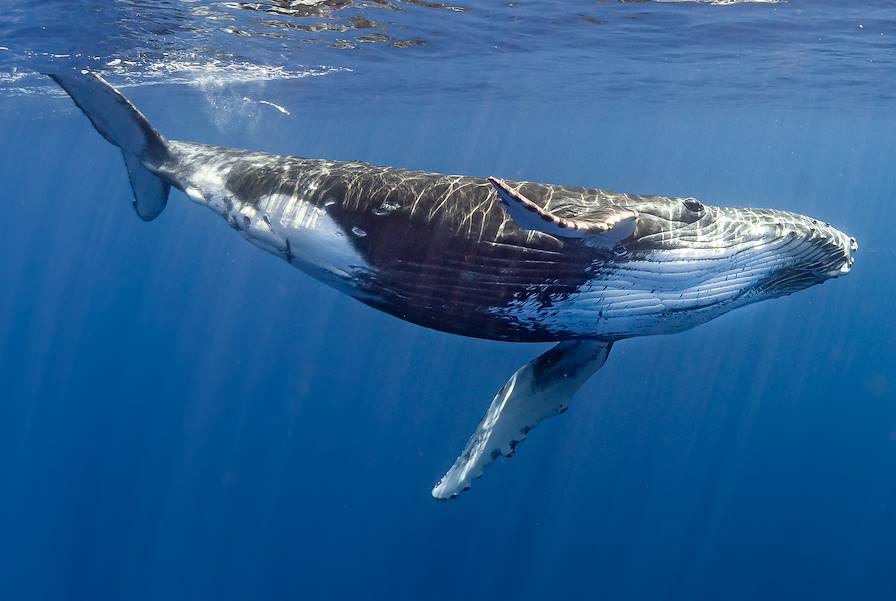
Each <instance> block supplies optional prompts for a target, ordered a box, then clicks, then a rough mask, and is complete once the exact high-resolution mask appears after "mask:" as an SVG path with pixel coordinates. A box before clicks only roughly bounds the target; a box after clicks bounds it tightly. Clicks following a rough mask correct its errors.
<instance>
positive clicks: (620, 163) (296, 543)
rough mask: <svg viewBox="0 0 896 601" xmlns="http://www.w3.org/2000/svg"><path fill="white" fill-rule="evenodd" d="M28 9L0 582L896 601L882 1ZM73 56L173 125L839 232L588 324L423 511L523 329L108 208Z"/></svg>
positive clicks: (236, 590) (10, 181)
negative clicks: (778, 261) (797, 285)
mask: <svg viewBox="0 0 896 601" xmlns="http://www.w3.org/2000/svg"><path fill="white" fill-rule="evenodd" d="M32 4H33V3H31V2H26V1H25V0H5V3H4V8H3V10H2V11H0V48H2V49H0V141H2V144H0V182H2V188H0V189H2V194H0V202H2V205H0V206H2V211H3V212H2V219H0V289H2V294H0V478H2V479H0V482H2V489H0V493H2V494H0V599H4V600H5V599H9V600H20V599H22V600H37V599H41V600H42V599H47V600H50V599H53V600H56V599H78V600H80V599H90V600H105V599H115V600H118V599H128V600H139V599H146V600H157V599H169V600H177V599H216V600H223V599H389V600H400V599H407V600H417V599H434V600H438V599H477V600H478V599H490V600H495V599H500V600H503V599H515V600H528V599H532V600H548V599H550V600H553V599H626V600H629V599H668V600H678V599H689V600H690V599H707V600H709V599H726V600H738V599H744V600H746V599H751V600H752V599H893V598H896V362H894V354H893V353H894V347H896V345H894V343H896V320H894V319H893V308H894V305H896V283H894V275H896V270H894V264H896V250H894V245H893V233H894V227H896V217H894V213H893V211H894V210H896V206H894V203H893V199H894V197H896V169H894V161H896V117H894V116H893V115H896V111H894V108H896V53H894V50H896V19H894V15H896V12H894V9H896V3H894V2H884V1H880V2H873V3H872V2H851V3H849V5H848V6H846V7H844V6H841V4H843V3H840V2H833V1H814V2H811V1H809V0H804V1H799V0H795V1H792V2H788V3H780V4H765V3H763V4H736V5H731V6H713V5H707V4H699V3H649V2H648V3H611V2H603V3H592V2H581V3H579V2H576V3H572V2H570V3H564V4H562V5H560V4H559V3H557V4H555V3H549V2H536V1H523V2H521V3H513V4H507V3H501V4H500V5H499V4H497V3H485V2H472V1H467V0H458V2H457V3H456V6H455V5H454V4H455V3H451V4H452V6H442V7H438V6H436V5H434V4H426V3H422V2H414V3H410V2H397V1H396V2H394V4H393V5H392V6H393V8H384V7H382V6H379V3H377V2H373V1H370V2H358V1H355V2H350V1H345V2H333V1H330V2H320V3H308V4H296V5H294V6H292V7H291V8H290V7H289V3H288V2H275V3H273V4H261V5H258V6H256V5H254V4H253V5H251V6H250V5H244V6H243V7H242V8H241V7H240V5H238V4H235V3H231V4H226V3H221V2H209V1H206V0H200V1H196V2H154V3H149V2H142V1H141V2H138V1H129V2H125V1H121V2H114V1H112V0H96V1H92V2H74V1H67V0H56V1H54V2H44V3H41V5H40V6H39V7H35V6H32ZM460 9H464V10H460ZM116 61H120V62H116ZM72 65H75V66H86V67H90V68H94V69H99V70H102V71H104V72H105V73H106V74H107V76H108V78H109V79H110V81H112V82H113V83H115V84H117V85H122V86H124V88H123V89H124V91H125V93H126V94H127V95H128V96H129V97H130V98H131V99H132V100H133V101H134V102H135V103H136V104H137V105H138V106H139V107H140V108H141V109H142V110H143V111H144V112H145V113H146V114H147V116H148V117H149V118H150V119H151V120H152V122H153V123H154V124H155V125H156V126H157V127H158V128H159V129H160V130H161V131H162V132H164V133H165V134H166V135H168V136H169V137H172V138H175V139H187V140H195V141H201V142H207V143H214V144H222V145H230V146H237V147H247V148H253V149H259V150H265V151H269V152H282V153H290V154H297V155H302V156H310V157H326V158H333V159H346V160H348V159H357V160H365V161H368V162H373V163H379V164H388V165H396V166H403V167H410V168H416V169H424V170H434V171H439V172H448V173H466V174H475V175H492V174H493V175H497V176H500V177H507V178H514V179H516V178H518V179H529V180H536V181H545V182H556V183H564V184H570V185H585V186H598V187H603V188H609V189H616V190H624V191H629V192H643V193H657V194H665V195H682V196H696V197H698V198H701V199H702V200H705V201H707V202H711V203H713V204H721V205H732V206H735V205H736V206H767V207H773V208H778V209H787V210H793V211H797V212H800V213H805V214H809V215H813V216H816V217H818V218H820V219H824V220H826V221H829V222H831V223H832V224H833V225H834V226H836V227H838V228H840V229H842V230H844V231H846V232H848V233H849V234H850V235H852V236H855V237H856V238H857V239H858V241H859V244H860V251H859V253H858V254H857V255H856V264H855V267H854V269H853V271H852V273H851V274H850V275H849V276H847V277H845V278H840V279H837V280H834V281H831V282H828V283H826V284H825V285H823V286H818V287H815V288H812V289H810V290H807V291H803V292H800V293H798V294H795V295H793V296H791V297H787V298H783V299H779V300H774V301H770V302H764V303H760V304H756V305H752V306H750V307H747V308H744V309H739V310H737V311H734V312H733V313H730V314H728V315H726V316H724V317H722V318H720V319H718V320H716V321H714V322H711V323H709V324H707V325H704V326H700V327H698V328H696V329H694V330H691V331H689V332H685V333H682V334H678V335H674V336H666V337H650V338H641V339H635V340H628V341H624V342H621V343H619V344H617V345H616V347H615V349H614V352H613V354H612V355H611V356H610V359H609V361H608V363H607V365H606V367H605V368H604V369H603V370H601V371H600V372H599V374H598V375H597V376H596V377H595V378H593V379H592V380H591V381H590V382H589V383H588V384H587V385H586V386H585V387H584V388H583V389H582V391H581V392H580V393H579V394H578V396H577V397H576V400H575V402H574V404H573V406H572V408H571V410H570V411H569V412H568V413H567V414H565V415H564V416H562V417H561V418H558V419H554V420H549V421H548V422H545V423H544V424H543V425H542V426H540V427H539V428H538V429H537V430H536V431H534V432H533V433H532V434H531V436H530V437H529V438H528V439H527V441H526V442H525V443H524V444H523V445H522V446H521V447H520V449H519V452H518V453H517V454H516V456H515V457H514V458H513V459H511V460H507V461H502V462H500V465H496V466H493V467H492V468H490V469H489V470H488V471H487V472H486V476H485V477H484V478H483V479H482V480H480V481H478V482H477V483H476V485H475V486H474V488H473V490H472V491H471V492H469V493H467V494H466V495H464V496H462V497H461V498H460V499H458V500H456V501H452V502H448V503H437V502H435V501H433V500H432V499H431V498H430V495H429V491H430V488H431V486H432V485H433V484H434V482H435V481H436V480H437V479H438V477H439V476H440V475H441V474H442V473H443V472H444V470H445V469H447V468H448V467H449V466H450V465H451V463H452V462H453V460H454V458H455V457H456V455H457V453H458V452H459V451H460V450H461V449H462V447H463V444H464V442H465V441H466V439H467V436H468V435H469V434H470V433H471V432H472V430H473V429H474V427H475V426H476V424H477V422H478V420H479V418H480V417H481V415H482V413H483V412H484V410H485V408H486V407H487V406H488V403H489V402H490V401H491V398H492V396H493V395H494V393H495V392H496V391H497V389H498V388H500V386H501V385H502V384H503V383H504V381H505V380H506V378H507V377H508V376H509V375H510V374H511V373H513V371H514V370H515V369H517V368H518V367H519V366H520V365H522V364H523V363H525V362H526V361H528V360H530V359H531V358H532V357H534V356H536V355H537V354H538V353H540V352H542V351H543V350H544V349H546V348H548V346H547V345H538V344H534V345H533V344H528V345H527V344H509V343H497V342H487V341H479V340H469V339H463V338H460V337H454V336H450V335H446V334H440V333H437V332H433V331H428V330H424V329H422V328H419V327H415V326H412V325H410V324H406V323H404V322H401V321H399V320H397V319H395V318H392V317H389V316H386V315H384V314H381V313H377V312H375V311H374V310H372V309H369V308H367V307H364V306H362V305H360V304H359V303H357V302H355V301H353V300H351V299H348V298H346V297H343V296H340V295H339V294H337V293H336V292H334V291H332V290H330V289H328V288H325V287H324V286H322V285H320V284H318V283H316V282H314V281H312V280H310V279H309V278H307V277H306V276H304V275H303V274H301V273H300V272H298V271H296V270H295V269H293V268H291V267H289V266H288V265H287V264H286V263H285V262H283V261H281V260H279V259H277V258H275V257H273V256H270V255H267V254H265V253H263V252H261V251H259V250H257V249H255V248H253V247H251V246H249V245H247V244H246V243H245V241H243V240H242V239H241V238H240V237H239V236H238V235H236V234H235V233H234V232H233V231H232V230H231V229H230V228H229V227H228V226H227V224H226V223H225V222H224V221H223V220H221V219H219V218H217V217H215V216H214V215H213V214H212V213H210V212H208V211H207V210H204V209H202V208H201V207H198V206H196V205H194V204H192V203H188V202H186V198H185V197H184V196H183V195H182V194H180V193H178V192H175V193H173V194H172V198H171V201H170V203H169V206H168V209H167V210H166V212H165V213H164V214H163V215H162V216H161V217H160V218H159V219H158V220H156V221H154V222H152V223H149V224H146V223H143V222H141V221H140V220H139V219H138V218H137V217H136V216H135V215H134V213H133V210H132V208H131V206H130V189H129V184H128V181H127V176H126V173H125V170H124V169H123V166H122V163H121V159H120V156H119V153H118V151H117V150H116V149H115V148H113V147H112V146H110V145H109V144H108V143H106V142H105V141H104V140H103V139H102V138H101V137H100V136H98V135H97V134H96V132H95V131H94V130H93V129H92V128H91V126H90V124H89V123H88V122H87V120H86V119H84V118H83V116H82V115H81V114H80V113H79V112H78V111H77V110H76V109H75V108H74V107H73V105H72V104H71V102H70V101H69V100H67V99H66V98H65V97H63V96H62V95H61V94H60V93H59V92H57V91H56V90H55V89H54V88H53V86H52V85H50V84H49V82H48V81H45V80H44V79H43V78H42V77H41V76H39V75H37V74H36V73H35V72H36V71H38V70H46V69H49V68H61V67H68V66H72ZM260 101H264V102H260ZM265 103H272V104H274V105H278V106H279V107H281V109H282V110H280V109H278V108H277V107H275V106H272V104H265Z"/></svg>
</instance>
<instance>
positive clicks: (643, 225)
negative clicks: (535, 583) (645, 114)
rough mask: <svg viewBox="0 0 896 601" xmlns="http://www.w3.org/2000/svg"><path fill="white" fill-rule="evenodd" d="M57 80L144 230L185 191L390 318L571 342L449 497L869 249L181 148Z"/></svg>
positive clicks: (778, 221)
mask: <svg viewBox="0 0 896 601" xmlns="http://www.w3.org/2000/svg"><path fill="white" fill-rule="evenodd" d="M50 77H52V78H53V79H54V80H55V81H56V82H57V83H58V84H59V85H60V86H61V87H62V88H63V90H65V91H66V92H67V93H68V95H69V96H71V98H72V99H73V100H74V101H75V103H76V104H77V105H78V107H80V108H81V110H82V111H83V112H84V113H85V114H86V115H87V117H88V118H89V119H90V121H91V122H92V123H93V125H94V126H95V128H96V130H97V131H98V132H99V133H100V134H101V135H102V136H103V137H105V138H106V139H107V140H108V141H109V142H111V143H112V144H114V145H116V146H118V147H119V148H120V149H121V153H122V156H123V157H124V162H125V166H126V168H127V173H128V176H129V177H130V182H131V186H132V188H133V192H134V208H135V210H136V212H137V214H138V215H139V216H140V217H141V218H142V219H144V220H147V221H148V220H152V219H155V218H156V217H158V216H159V214H161V213H162V211H163V210H164V208H165V205H166V203H167V200H168V195H169V192H170V189H171V188H172V187H174V188H177V189H178V190H181V191H182V192H183V193H184V194H185V195H186V196H187V197H188V198H189V199H190V200H192V201H194V202H196V203H198V204H200V205H203V206H205V207H208V208H209V209H211V210H212V211H213V212H215V213H217V214H218V215H220V216H221V217H223V218H224V219H226V220H227V222H228V223H229V224H230V226H231V227H232V228H233V229H235V230H237V231H238V232H239V233H240V234H241V235H243V236H244V237H245V238H246V239H247V240H248V241H249V242H251V243H253V244H255V245H256V246H258V247H260V248H262V249H264V250H266V251H268V252H270V253H273V254H275V255H277V256H279V257H281V258H282V259H283V260H285V261H287V262H288V263H290V264H291V265H293V266H294V267H297V268H298V269H300V270H301V271H304V272H305V273H307V274H309V275H310V276H312V277H314V278H316V279H317V280H319V281H321V282H323V283H325V284H327V285H329V286H332V287H334V288H336V289H337V290H339V291H341V292H343V293H345V294H348V295H350V296H352V297H354V298H356V299H357V300H359V301H361V302H362V303H365V304H367V305H369V306H371V307H374V308H376V309H379V310H380V311H384V312H386V313H389V314H391V315H394V316H396V317H398V318H400V319H403V320H406V321H409V322H412V323H415V324H419V325H421V326H425V327H428V328H433V329H436V330H440V331H443V332H449V333H453V334H459V335H462V336H470V337H478V338H485V339H492V340H504V341H512V342H554V343H556V345H555V346H554V347H553V348H551V349H550V350H548V351H547V352H545V353H544V354H542V355H541V356H539V357H537V358H536V359H534V360H532V361H531V362H530V363H528V364H526V365H524V366H522V367H521V368H520V369H519V370H518V371H517V372H516V373H514V374H513V375H512V376H511V377H510V379H509V380H508V381H507V383H506V384H504V386H503V387H502V388H501V389H500V390H499V391H498V393H497V395H496V396H495V397H494V399H493V400H492V403H491V405H490V406H489V407H488V410H487V411H486V414H485V416H484V417H483V419H482V421H481V422H480V423H479V425H478V427H477V428H476V430H475V432H474V433H473V435H472V436H471V437H470V439H469V442H468V443H467V445H466V447H465V448H464V450H463V452H462V453H461V454H460V456H459V457H458V458H457V460H456V461H455V463H454V464H453V466H452V467H451V468H450V469H449V470H448V472H447V473H446V474H445V475H444V476H443V477H442V479H441V480H439V482H438V484H436V485H435V487H434V488H433V489H432V495H433V496H434V497H435V498H437V499H448V498H453V497H456V496H457V495H458V493H459V492H461V491H463V490H466V489H468V488H469V487H470V484H471V482H472V481H473V480H474V479H475V478H478V477H479V476H481V475H482V473H483V469H484V468H485V467H486V466H487V465H488V464H490V463H492V462H494V461H495V460H496V459H498V458H499V457H502V456H505V457H509V456H511V455H512V454H513V452H514V450H515V448H516V446H517V444H519V442H520V441H522V440H523V439H524V438H526V436H527V434H528V433H529V432H530V430H531V429H532V428H534V427H535V426H536V425H537V424H538V423H539V422H541V421H542V420H544V419H546V418H548V417H551V416H554V415H557V414H560V413H562V412H564V411H565V410H566V409H567V407H568V406H569V403H570V400H571V399H572V397H573V395H574V394H575V393H576V391H577V390H578V389H579V388H580V387H581V386H582V385H583V384H584V383H585V381H586V380H588V378H589V377H591V376H592V375H593V374H594V373H595V372H596V371H598V370H599V369H600V368H601V367H602V366H603V365H604V362H605V361H606V360H607V356H608V355H609V353H610V351H611V348H612V346H613V344H614V343H615V342H616V341H619V340H622V339H625V338H630V337H634V336H645V335H650V334H669V333H674V332H680V331H682V330H686V329H688V328H692V327H694V326H696V325H699V324H701V323H704V322H707V321H709V320H711V319H713V318H715V317H718V316H719V315H722V314H724V313H727V312H728V311H731V310H732V309H735V308H737V307H742V306H744V305H747V304H750V303H755V302H757V301H761V300H765V299H770V298H775V297H780V296H783V295H787V294H791V293H793V292H796V291H798V290H802V289H804V288H808V287H810V286H813V285H815V284H819V283H822V282H824V281H826V280H828V279H831V278H835V277H838V276H842V275H844V274H846V273H848V272H849V271H850V269H851V268H852V266H853V254H854V253H855V252H856V251H857V250H858V245H857V244H856V241H855V239H853V238H851V237H849V236H848V235H846V234H844V233H842V232H840V231H838V230H837V229H835V228H834V227H832V226H831V225H829V224H827V223H824V222H821V221H818V220H815V219H812V218H811V217H806V216H802V215H797V214H794V213H789V212H784V211H777V210H771V209H752V208H724V207H717V206H711V205H708V204H704V203H702V202H700V201H699V200H697V199H695V198H679V197H664V196H643V195H635V194H624V193H618V192H610V191H606V190H601V189H591V188H577V187H567V186H558V185H546V184H539V183H533V182H525V181H507V180H504V179H500V178H497V177H487V178H484V177H467V176H459V175H439V174H435V173H424V172H419V171H412V170H408V169H398V168H393V167H380V166H375V165H370V164H366V163H361V162H340V161H331V160H322V159H307V158H298V157H292V156H277V155H271V154H266V153H263V152H253V151H248V150H237V149H232V148H222V147H216V146H208V145H205V144H198V143H192V142H181V141H175V140H168V139H166V138H165V137H163V136H162V135H161V134H160V133H159V132H158V131H156V130H155V129H154V128H153V127H152V125H150V123H149V121H148V120H147V119H146V117H144V115H143V114H142V113H140V112H139V111H138V110H137V109H136V108H135V107H134V106H133V105H132V104H131V103H130V102H129V101H128V100H127V99H125V97H124V96H122V95H121V94H120V93H119V92H118V91H117V90H115V89H114V88H113V87H112V86H110V85H109V84H108V83H107V82H106V81H105V80H103V79H102V78H101V77H100V76H99V75H97V74H94V73H92V72H88V71H71V72H65V73H56V74H50Z"/></svg>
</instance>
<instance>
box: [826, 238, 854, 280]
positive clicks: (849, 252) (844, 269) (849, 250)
mask: <svg viewBox="0 0 896 601" xmlns="http://www.w3.org/2000/svg"><path fill="white" fill-rule="evenodd" d="M842 249H843V254H844V255H845V257H846V258H845V259H844V260H843V262H842V263H841V264H840V265H839V266H838V267H835V268H834V269H831V270H830V271H828V272H826V273H825V274H824V276H825V277H826V278H839V277H842V276H844V275H846V274H847V273H849V272H850V271H852V266H853V265H854V264H855V262H856V259H855V257H854V256H853V254H854V253H856V252H858V250H859V243H858V242H856V239H855V238H852V237H850V238H847V239H846V240H845V242H844V244H843V245H842Z"/></svg>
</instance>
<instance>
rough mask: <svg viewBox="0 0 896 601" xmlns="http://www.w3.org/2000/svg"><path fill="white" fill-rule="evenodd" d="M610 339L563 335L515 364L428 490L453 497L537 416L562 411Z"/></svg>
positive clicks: (509, 449)
mask: <svg viewBox="0 0 896 601" xmlns="http://www.w3.org/2000/svg"><path fill="white" fill-rule="evenodd" d="M612 345H613V343H612V341H610V342H604V341H599V340H567V341H564V342H561V343H559V344H558V345H556V346H555V347H553V348H552V349H551V350H549V351H547V352H546V353H544V354H543V355H541V356H539V357H537V358H536V359H534V360H532V361H530V362H529V363H527V364H526V365H524V366H522V367H521V368H519V369H518V370H517V371H516V373H514V374H513V376H511V378H510V380H508V381H507V383H506V384H504V386H503V388H501V390H499V391H498V394H497V395H496V396H495V398H494V400H493V401H492V404H491V405H490V406H489V408H488V411H487V412H486V414H485V417H483V418H482V421H481V422H479V426H478V427H477V428H476V431H475V432H474V433H473V436H472V437H470V440H469V441H468V442H467V446H466V448H464V451H463V453H461V455H460V457H458V458H457V461H455V462H454V465H453V466H452V467H451V469H450V470H448V473H446V474H445V475H444V476H443V477H442V479H441V480H439V483H438V484H436V486H435V488H433V489H432V496H433V497H435V498H436V499H439V500H444V499H451V498H454V497H456V496H457V495H458V494H459V493H460V492H461V491H464V490H467V489H468V488H469V487H470V484H471V482H472V481H473V480H474V479H476V478H479V477H480V476H481V475H482V471H483V470H484V469H485V466H487V465H488V464H490V463H492V462H493V461H495V460H496V459H497V458H498V457H501V456H504V457H510V456H511V455H512V454H513V452H514V449H515V448H516V445H517V444H519V443H520V442H521V441H522V440H524V439H525V438H526V435H527V434H528V433H529V431H530V430H531V429H532V428H534V427H535V426H537V425H538V424H539V423H540V422H541V421H542V420H544V419H546V418H548V417H551V416H554V415H559V414H560V413H563V412H564V411H566V409H567V408H568V407H569V401H570V399H572V396H573V395H574V394H575V392H576V391H577V390H578V389H579V388H580V387H581V386H582V384H584V383H585V381H587V380H588V378H590V377H591V375H592V374H594V372H596V371H597V370H598V369H600V368H601V367H602V366H603V364H604V363H605V362H606V360H607V355H609V353H610V348H611V347H612Z"/></svg>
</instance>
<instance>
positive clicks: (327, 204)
mask: <svg viewBox="0 0 896 601" xmlns="http://www.w3.org/2000/svg"><path fill="white" fill-rule="evenodd" d="M334 204H336V201H335V200H333V199H332V198H328V199H326V200H325V201H324V208H328V207H332V206H333V205H334Z"/></svg>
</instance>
